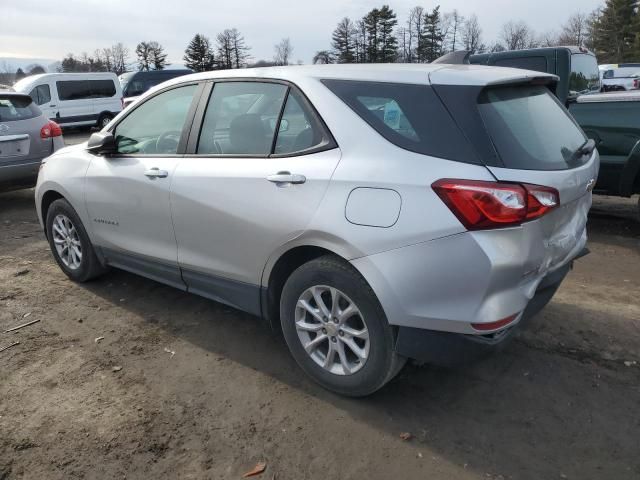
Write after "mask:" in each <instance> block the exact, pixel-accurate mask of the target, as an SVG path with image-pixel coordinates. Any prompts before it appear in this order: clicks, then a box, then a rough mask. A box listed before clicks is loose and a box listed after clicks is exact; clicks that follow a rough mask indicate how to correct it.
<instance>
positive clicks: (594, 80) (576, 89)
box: [569, 53, 600, 96]
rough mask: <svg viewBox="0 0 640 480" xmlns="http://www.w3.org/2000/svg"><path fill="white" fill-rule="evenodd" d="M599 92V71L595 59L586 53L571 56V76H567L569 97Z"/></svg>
mask: <svg viewBox="0 0 640 480" xmlns="http://www.w3.org/2000/svg"><path fill="white" fill-rule="evenodd" d="M599 90H600V71H599V70H598V62H597V61H596V57H594V56H593V55H590V54H588V53H574V54H573V55H571V75H570V76H569V95H570V96H577V95H580V94H582V93H589V92H592V91H599Z"/></svg>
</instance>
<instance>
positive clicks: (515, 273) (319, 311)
mask: <svg viewBox="0 0 640 480" xmlns="http://www.w3.org/2000/svg"><path fill="white" fill-rule="evenodd" d="M556 81H557V77H555V76H551V75H546V74H540V73H537V72H528V71H524V70H515V69H506V68H492V67H482V66H451V65H322V66H309V67H284V68H267V69H247V70H245V69H242V70H233V71H217V72H207V73H202V74H194V75H189V76H185V77H180V78H177V79H175V80H173V81H171V82H168V83H165V84H163V85H161V86H159V87H157V88H155V89H153V90H151V91H149V92H147V93H146V94H145V95H143V96H142V97H141V98H140V100H139V101H138V102H136V104H134V105H133V106H132V107H131V108H129V109H127V110H126V111H124V112H123V113H122V114H120V115H118V117H116V118H115V119H114V120H113V121H112V122H111V123H110V124H109V126H107V127H106V128H105V129H103V130H102V131H101V132H99V133H95V134H94V135H93V136H92V137H91V138H90V139H89V141H88V143H85V144H83V145H78V146H74V147H68V148H66V149H64V150H62V151H60V152H58V153H57V154H55V155H53V156H51V157H49V158H48V159H47V161H46V164H45V166H44V167H43V169H42V170H41V172H40V176H39V179H38V185H37V189H36V205H37V209H38V214H39V217H40V219H41V222H42V225H43V227H44V229H45V232H46V235H47V238H48V240H49V243H50V245H51V249H52V251H53V255H54V258H55V259H56V261H57V262H58V264H59V265H60V267H61V268H62V270H63V271H64V273H66V274H67V275H68V276H69V277H70V278H71V279H73V280H76V281H79V282H84V281H87V280H90V279H92V278H94V277H96V276H98V275H100V274H102V273H103V272H105V269H106V268H107V267H116V268H121V269H124V270H128V271H130V272H134V273H137V274H140V275H143V276H145V277H148V278H151V279H154V280H156V281H159V282H163V283H166V284H168V285H172V286H174V287H176V288H179V289H181V290H185V291H189V292H193V293H195V294H198V295H202V296H204V297H208V298H211V299H213V300H215V301H218V302H223V303H225V304H228V305H231V306H233V307H236V308H238V309H241V310H244V311H246V312H250V313H252V314H255V315H258V316H261V317H263V318H265V319H267V320H269V321H270V322H272V324H273V325H274V327H281V328H282V331H283V334H284V337H285V339H286V342H287V344H288V346H289V349H290V350H291V353H292V355H293V357H294V358H295V360H296V361H297V362H298V364H299V365H300V366H301V367H302V368H303V369H304V371H305V372H307V373H308V374H309V375H310V376H311V377H312V378H313V379H314V380H316V381H317V382H319V383H320V384H321V385H323V386H324V387H326V388H328V389H331V390H333V391H335V392H338V393H341V394H344V395H351V396H360V395H367V394H370V393H372V392H374V391H376V390H377V389H379V388H380V387H382V386H383V385H384V384H385V383H387V382H388V381H389V380H390V379H391V378H393V376H394V375H395V374H396V373H397V372H398V371H399V370H400V369H401V368H402V366H403V364H404V363H405V361H406V359H407V358H413V359H416V360H418V361H421V362H433V363H442V364H452V363H457V362H461V361H472V360H473V359H476V358H478V357H479V356H481V355H483V354H485V353H486V352H490V351H493V350H495V349H497V348H499V347H501V346H502V345H504V344H505V343H506V342H508V341H509V339H510V338H511V337H513V335H514V332H516V331H517V330H518V327H520V326H521V325H522V324H523V323H524V322H525V320H527V319H528V318H530V317H531V316H532V315H533V314H534V313H535V312H536V311H538V310H539V309H540V308H542V307H543V306H544V305H545V304H546V303H547V302H548V301H549V300H550V299H551V297H552V296H553V294H554V292H555V290H556V289H557V287H558V286H559V285H560V283H561V281H562V280H563V278H564V277H565V275H566V274H567V272H568V271H569V269H570V268H571V266H572V262H573V260H574V259H575V258H576V257H578V256H579V255H581V254H582V252H583V250H584V249H585V244H586V231H585V225H586V221H587V212H588V210H589V207H590V205H591V189H592V188H593V185H594V183H595V179H596V176H597V174H598V165H599V159H598V153H597V151H596V150H595V149H594V144H593V142H592V141H587V138H586V137H585V135H584V134H583V132H582V131H581V130H580V128H579V127H578V126H577V124H576V123H575V122H574V121H573V119H572V118H571V117H570V116H569V115H568V113H567V111H566V110H565V109H564V107H563V106H562V105H561V104H560V103H559V102H558V101H557V100H556V98H555V97H554V96H553V95H552V93H551V92H550V89H549V87H552V88H553V87H554V83H555V82H556ZM247 348H250V346H249V345H247Z"/></svg>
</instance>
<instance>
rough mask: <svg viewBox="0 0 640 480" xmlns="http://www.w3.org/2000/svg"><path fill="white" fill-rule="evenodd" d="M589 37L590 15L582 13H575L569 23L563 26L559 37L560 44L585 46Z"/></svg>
mask: <svg viewBox="0 0 640 480" xmlns="http://www.w3.org/2000/svg"><path fill="white" fill-rule="evenodd" d="M588 36H589V15H587V14H586V13H582V12H577V13H574V14H573V15H571V16H570V17H569V19H568V20H567V22H566V23H565V24H564V25H562V30H561V31H560V35H559V36H558V44H560V45H575V46H578V47H582V46H584V45H585V44H586V43H587V42H588Z"/></svg>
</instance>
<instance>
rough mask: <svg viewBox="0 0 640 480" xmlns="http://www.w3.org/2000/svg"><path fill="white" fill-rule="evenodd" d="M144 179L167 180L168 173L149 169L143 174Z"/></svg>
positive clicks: (157, 169)
mask: <svg viewBox="0 0 640 480" xmlns="http://www.w3.org/2000/svg"><path fill="white" fill-rule="evenodd" d="M144 175H145V177H149V178H167V177H168V176H169V172H167V171H166V170H160V169H159V168H157V167H153V168H150V169H149V170H147V171H146V172H144Z"/></svg>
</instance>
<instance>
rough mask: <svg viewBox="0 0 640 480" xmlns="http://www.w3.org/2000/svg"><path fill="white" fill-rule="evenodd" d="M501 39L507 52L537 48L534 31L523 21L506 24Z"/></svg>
mask: <svg viewBox="0 0 640 480" xmlns="http://www.w3.org/2000/svg"><path fill="white" fill-rule="evenodd" d="M501 37H502V41H503V42H504V48H505V49H507V50H523V49H525V48H534V47H536V46H537V42H536V40H535V33H534V31H533V30H532V29H531V27H529V25H527V24H526V23H525V22H523V21H519V22H514V21H509V22H507V23H505V24H504V25H503V27H502V34H501Z"/></svg>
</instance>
